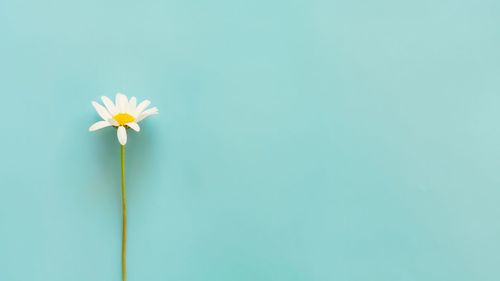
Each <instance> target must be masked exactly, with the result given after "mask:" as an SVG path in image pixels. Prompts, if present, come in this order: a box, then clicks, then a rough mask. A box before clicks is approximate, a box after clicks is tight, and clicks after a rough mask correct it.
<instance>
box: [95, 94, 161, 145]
mask: <svg viewBox="0 0 500 281" xmlns="http://www.w3.org/2000/svg"><path fill="white" fill-rule="evenodd" d="M101 99H102V102H103V103H104V105H105V106H106V107H104V106H102V105H100V104H99V103H97V102H95V101H93V102H92V105H93V106H94V108H95V110H96V111H97V113H98V114H99V116H101V118H102V121H98V122H96V123H94V124H92V126H90V128H89V131H91V132H93V131H96V130H99V129H102V128H105V127H109V126H113V127H115V128H117V135H118V141H119V142H120V144H121V145H125V144H126V143H127V129H128V128H131V129H132V130H134V131H136V132H139V131H140V130H141V128H140V127H139V124H138V123H139V122H140V121H142V120H144V118H146V117H148V116H150V115H153V114H158V108H156V107H152V108H149V109H146V108H147V107H148V106H149V104H150V103H151V102H150V101H149V100H144V101H142V102H141V103H139V104H137V99H136V98H135V97H131V98H130V100H129V99H128V98H127V96H125V95H124V94H122V93H117V94H116V98H115V101H116V102H115V103H113V102H112V101H111V100H110V99H109V98H108V97H106V96H102V97H101Z"/></svg>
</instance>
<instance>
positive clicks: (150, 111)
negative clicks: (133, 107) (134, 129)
mask: <svg viewBox="0 0 500 281" xmlns="http://www.w3.org/2000/svg"><path fill="white" fill-rule="evenodd" d="M153 114H158V108H156V107H153V108H150V109H148V110H146V111H144V112H143V113H141V115H139V117H137V119H136V120H135V122H140V121H142V120H143V119H144V118H146V117H148V116H150V115H153Z"/></svg>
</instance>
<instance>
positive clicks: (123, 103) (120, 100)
mask: <svg viewBox="0 0 500 281" xmlns="http://www.w3.org/2000/svg"><path fill="white" fill-rule="evenodd" d="M115 101H116V106H117V107H118V111H119V112H120V113H126V112H127V111H128V99H127V96H125V95H124V94H122V93H117V94H116V98H115Z"/></svg>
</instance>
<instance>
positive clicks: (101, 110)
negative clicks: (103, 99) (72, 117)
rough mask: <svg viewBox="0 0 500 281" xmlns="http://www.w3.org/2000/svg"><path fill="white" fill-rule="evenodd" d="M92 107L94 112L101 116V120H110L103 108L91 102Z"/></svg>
mask: <svg viewBox="0 0 500 281" xmlns="http://www.w3.org/2000/svg"><path fill="white" fill-rule="evenodd" d="M92 105H93V106H94V108H95V111H97V113H98V114H99V116H101V118H102V119H103V120H108V119H109V118H111V115H110V114H109V112H108V110H107V109H106V108H105V107H104V106H102V105H100V104H98V103H97V102H95V101H93V102H92Z"/></svg>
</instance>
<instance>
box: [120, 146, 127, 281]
mask: <svg viewBox="0 0 500 281" xmlns="http://www.w3.org/2000/svg"><path fill="white" fill-rule="evenodd" d="M121 160H122V161H121V162H122V281H126V280H127V194H126V193H125V146H124V145H122V147H121Z"/></svg>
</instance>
